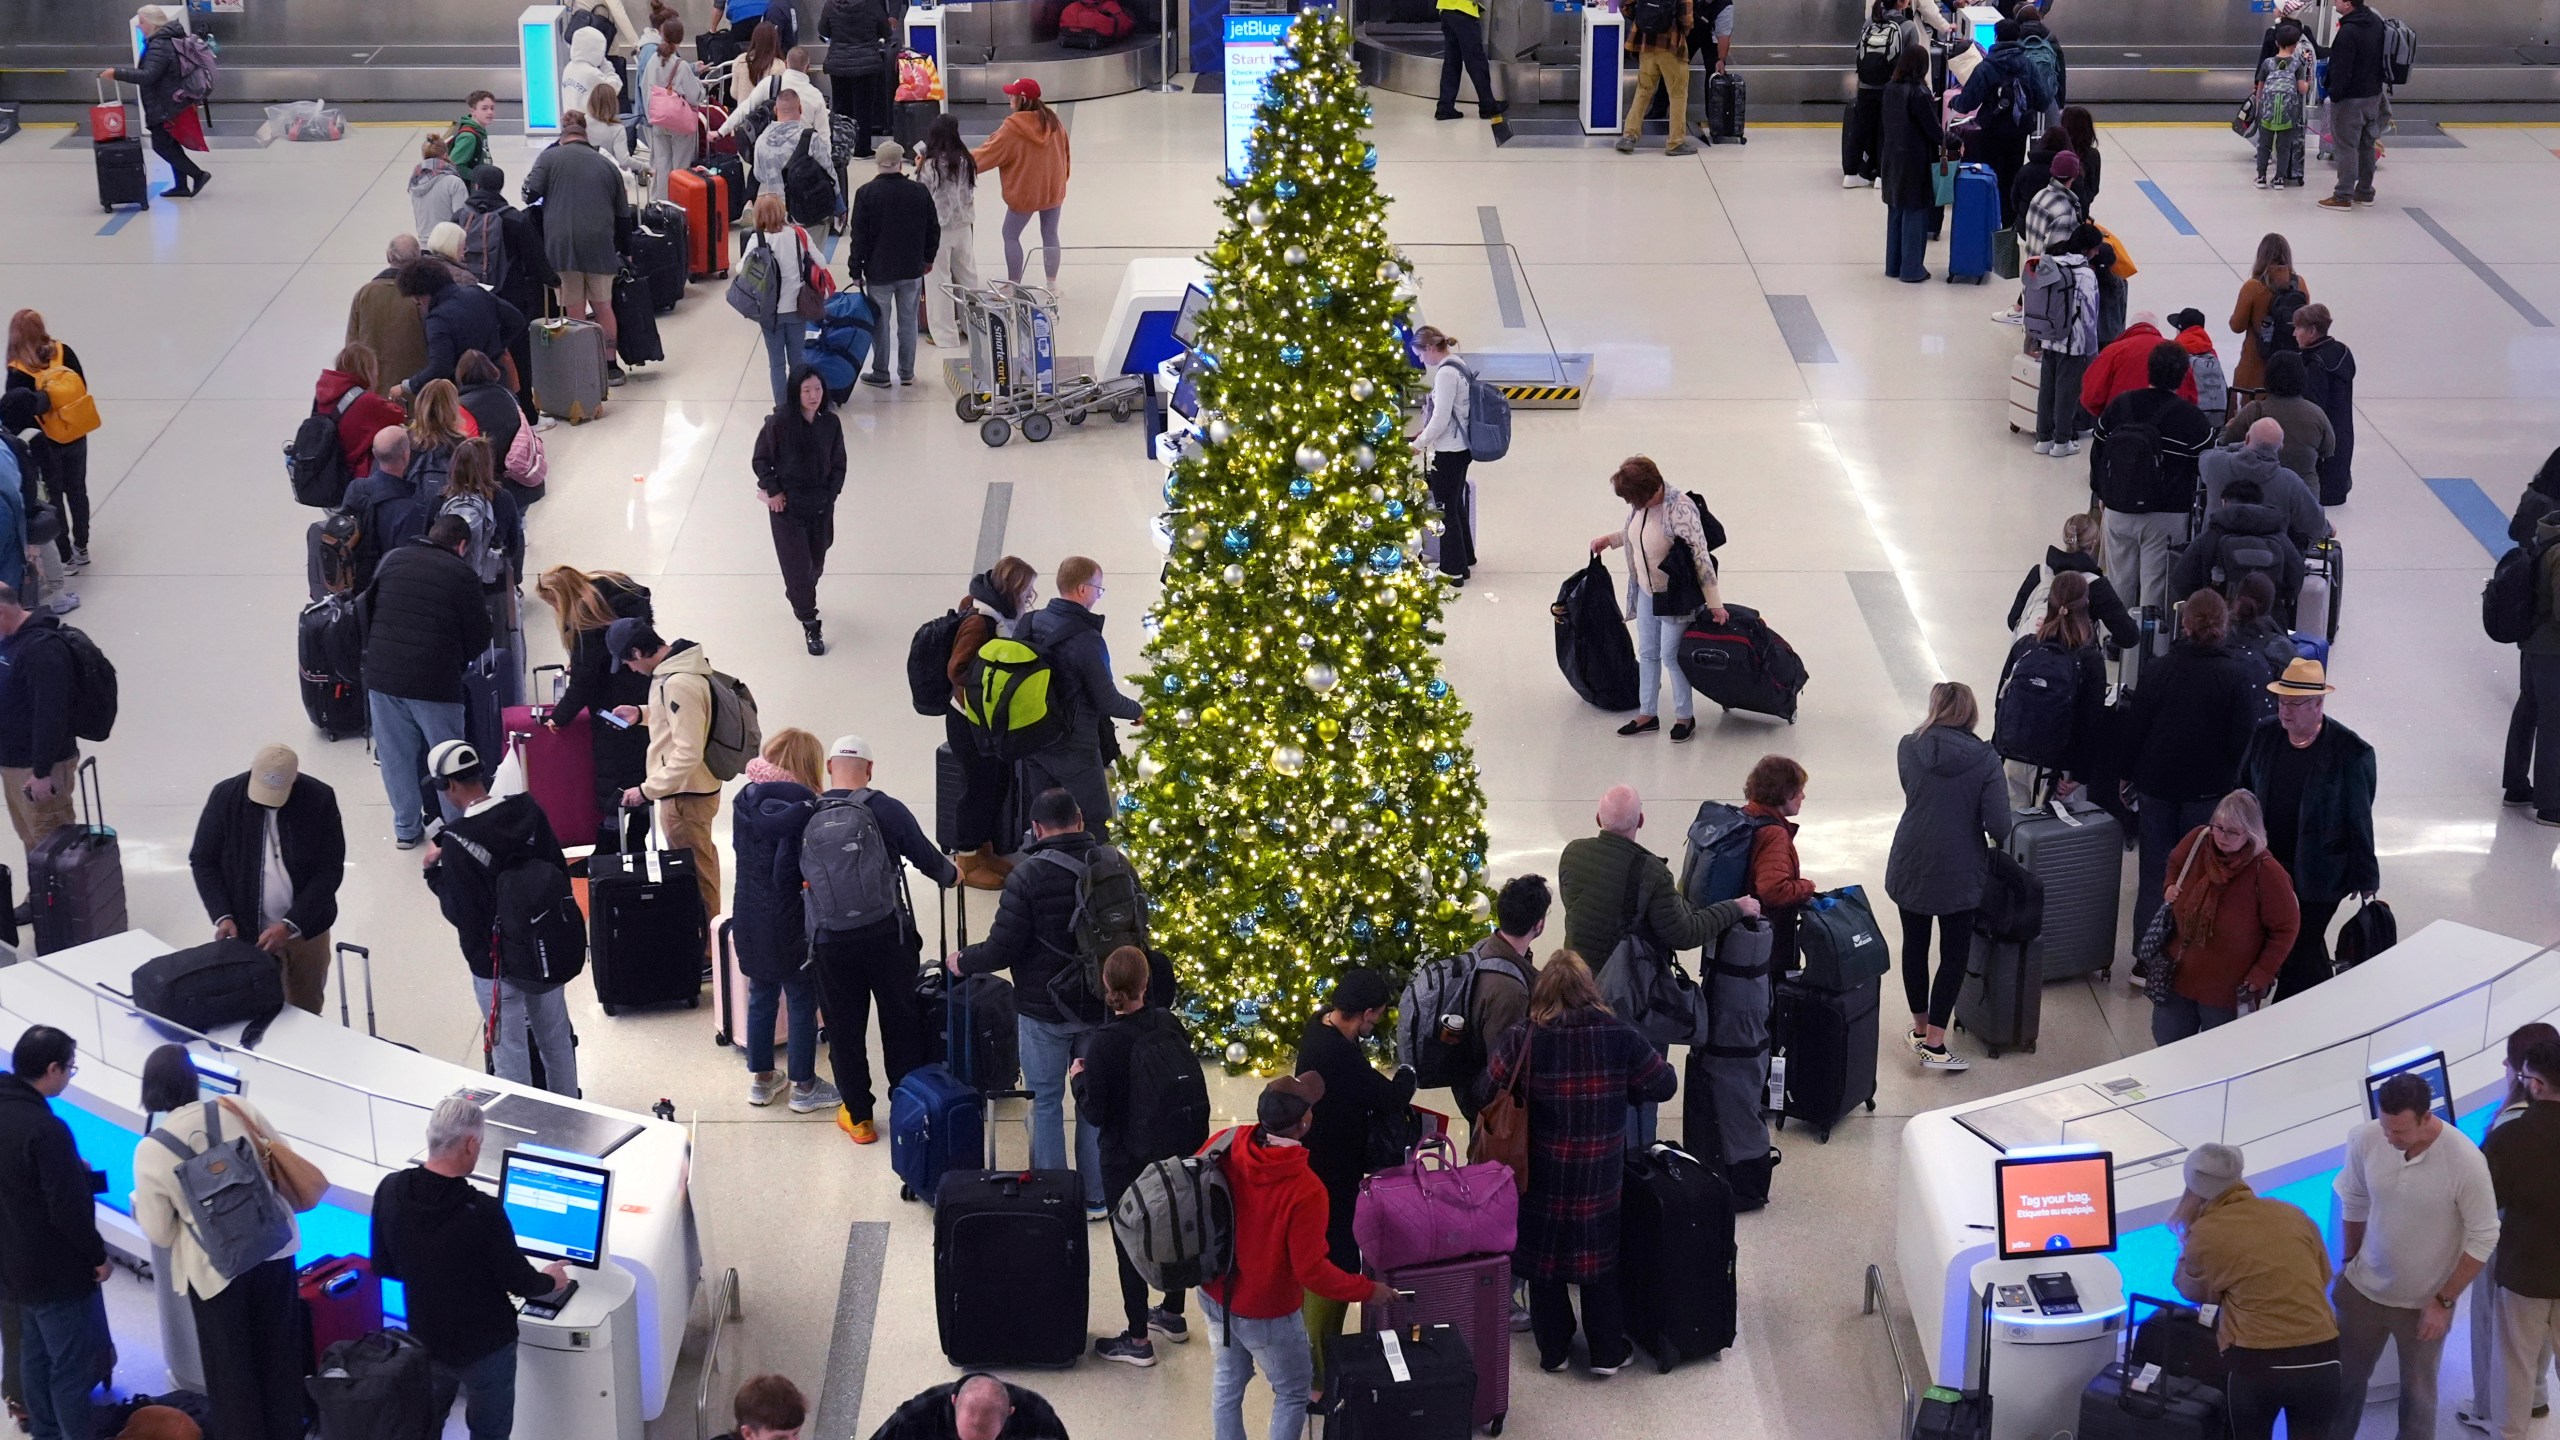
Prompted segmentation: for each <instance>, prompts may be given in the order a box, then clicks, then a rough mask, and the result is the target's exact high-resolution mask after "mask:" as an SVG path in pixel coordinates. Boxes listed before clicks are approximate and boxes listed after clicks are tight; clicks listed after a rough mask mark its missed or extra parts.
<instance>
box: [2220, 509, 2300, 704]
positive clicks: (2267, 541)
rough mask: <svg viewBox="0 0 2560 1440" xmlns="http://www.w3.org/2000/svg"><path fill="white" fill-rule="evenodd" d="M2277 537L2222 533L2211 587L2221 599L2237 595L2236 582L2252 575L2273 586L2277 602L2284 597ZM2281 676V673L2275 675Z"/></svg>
mask: <svg viewBox="0 0 2560 1440" xmlns="http://www.w3.org/2000/svg"><path fill="white" fill-rule="evenodd" d="M2280 543H2281V538H2280V537H2278V536H2274V535H2241V534H2235V533H2231V532H2227V531H2226V532H2223V533H2222V534H2221V535H2220V536H2219V538H2217V539H2216V540H2215V541H2214V548H2213V573H2212V575H2211V577H2210V578H2211V579H2212V581H2213V585H2214V588H2215V589H2217V590H2219V591H2221V592H2222V598H2223V599H2225V600H2230V599H2235V598H2237V597H2238V596H2239V594H2240V582H2241V581H2243V580H2246V579H2248V578H2249V577H2250V576H2252V575H2264V576H2266V577H2267V583H2268V584H2270V585H2272V586H2274V587H2275V591H2276V595H2277V597H2278V599H2279V600H2281V599H2282V598H2283V596H2284V593H2285V590H2284V553H2283V552H2282V551H2281V550H2279V549H2278V548H2277V546H2278V545H2279V544H2280ZM2278 673H2282V672H2278Z"/></svg>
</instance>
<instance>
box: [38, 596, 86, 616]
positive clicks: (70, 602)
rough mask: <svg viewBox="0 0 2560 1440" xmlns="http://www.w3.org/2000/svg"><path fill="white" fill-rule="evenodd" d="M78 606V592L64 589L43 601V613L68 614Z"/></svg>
mask: <svg viewBox="0 0 2560 1440" xmlns="http://www.w3.org/2000/svg"><path fill="white" fill-rule="evenodd" d="M79 608H80V592H79V591H77V590H65V591H63V592H62V593H61V594H59V595H56V596H54V597H53V598H52V599H50V600H47V601H46V602H44V613H46V614H47V615H68V614H70V613H71V612H72V611H74V610H77V609H79Z"/></svg>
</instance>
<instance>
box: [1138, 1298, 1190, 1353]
mask: <svg viewBox="0 0 2560 1440" xmlns="http://www.w3.org/2000/svg"><path fill="white" fill-rule="evenodd" d="M1147 1328H1148V1329H1149V1330H1152V1331H1154V1332H1155V1333H1156V1334H1158V1335H1161V1336H1163V1337H1164V1338H1166V1339H1167V1340H1170V1341H1172V1342H1173V1343H1174V1344H1176V1345H1181V1344H1185V1343H1187V1342H1188V1341H1189V1340H1190V1339H1191V1322H1190V1321H1188V1320H1185V1319H1183V1318H1182V1317H1181V1316H1179V1315H1176V1314H1174V1313H1173V1312H1172V1311H1170V1310H1167V1309H1165V1308H1164V1307H1163V1306H1161V1305H1159V1306H1157V1307H1156V1308H1154V1309H1152V1310H1150V1311H1148V1312H1147Z"/></svg>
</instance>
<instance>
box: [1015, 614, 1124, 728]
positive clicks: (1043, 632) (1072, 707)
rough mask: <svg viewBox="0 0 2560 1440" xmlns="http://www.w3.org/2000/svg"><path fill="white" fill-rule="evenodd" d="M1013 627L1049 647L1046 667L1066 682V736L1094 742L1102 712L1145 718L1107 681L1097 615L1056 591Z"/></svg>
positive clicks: (1107, 661)
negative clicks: (1091, 739)
mask: <svg viewBox="0 0 2560 1440" xmlns="http://www.w3.org/2000/svg"><path fill="white" fill-rule="evenodd" d="M1017 633H1019V634H1020V636H1021V637H1022V638H1023V639H1025V640H1027V641H1029V642H1031V643H1032V644H1034V645H1037V646H1040V647H1041V648H1042V649H1044V650H1046V651H1048V652H1049V665H1050V669H1051V671H1052V672H1053V673H1054V674H1055V675H1056V676H1059V677H1063V678H1064V679H1065V680H1066V682H1067V683H1066V687H1065V688H1066V696H1065V700H1064V704H1065V705H1066V709H1067V716H1068V720H1067V736H1066V740H1067V741H1068V742H1073V743H1082V742H1083V741H1084V740H1085V739H1086V738H1087V737H1091V738H1093V739H1094V740H1095V741H1096V742H1097V743H1098V742H1099V741H1100V740H1101V739H1102V737H1103V734H1104V730H1103V721H1104V719H1105V718H1106V717H1108V718H1110V719H1114V720H1139V719H1144V718H1145V716H1146V713H1147V712H1146V708H1145V707H1144V706H1142V705H1140V704H1139V703H1138V702H1137V701H1135V700H1132V699H1130V698H1129V697H1128V696H1126V695H1123V694H1121V693H1120V687H1119V686H1117V685H1115V684H1113V683H1112V680H1111V647H1110V646H1109V645H1108V644H1107V643H1105V642H1104V640H1103V638H1102V617H1101V616H1099V615H1096V614H1094V613H1093V612H1092V611H1090V610H1087V609H1086V608H1084V607H1083V606H1081V605H1079V604H1077V603H1076V602H1074V601H1073V600H1069V599H1067V598H1066V597H1065V596H1063V595H1061V596H1057V597H1055V598H1053V599H1051V600H1050V601H1049V603H1048V604H1046V605H1044V606H1042V607H1040V608H1039V609H1038V610H1035V611H1033V612H1031V614H1029V615H1027V616H1025V617H1023V620H1022V625H1021V628H1020V630H1019V631H1018V632H1017ZM1104 748H1105V749H1106V750H1107V749H1111V748H1113V747H1110V746H1105V747H1104Z"/></svg>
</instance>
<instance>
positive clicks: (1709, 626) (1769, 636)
mask: <svg viewBox="0 0 2560 1440" xmlns="http://www.w3.org/2000/svg"><path fill="white" fill-rule="evenodd" d="M1680 673H1681V674H1682V675H1684V676H1687V677H1688V680H1689V684H1690V685H1691V686H1693V687H1695V688H1696V690H1697V692H1698V693H1699V694H1701V695H1704V696H1706V697H1707V698H1708V699H1710V700H1713V701H1714V702H1716V704H1718V705H1720V706H1722V707H1724V708H1725V709H1727V710H1749V711H1751V712H1753V713H1755V714H1760V715H1775V716H1777V717H1778V718H1779V719H1781V720H1784V721H1786V722H1787V723H1788V724H1790V725H1792V724H1794V723H1795V719H1796V700H1797V697H1799V696H1800V695H1802V694H1803V693H1804V684H1805V680H1806V679H1807V678H1808V677H1807V675H1806V672H1805V668H1804V660H1803V659H1802V658H1801V657H1800V656H1798V655H1797V654H1796V651H1795V647H1794V646H1792V645H1789V644H1788V643H1787V642H1786V641H1785V640H1784V639H1783V638H1781V637H1780V636H1779V634H1778V632H1777V631H1775V630H1772V629H1770V628H1769V626H1768V623H1767V622H1766V621H1764V620H1762V619H1761V618H1760V612H1759V611H1757V610H1754V609H1752V608H1751V607H1750V606H1748V605H1727V606H1726V607H1725V622H1724V623H1723V624H1721V625H1719V624H1717V623H1716V621H1715V618H1714V617H1713V616H1711V615H1709V614H1708V613H1707V612H1706V611H1703V610H1701V611H1699V612H1698V613H1697V615H1696V616H1695V617H1693V618H1692V619H1691V620H1690V621H1689V626H1688V628H1687V629H1686V630H1684V631H1682V632H1681V635H1680Z"/></svg>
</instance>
